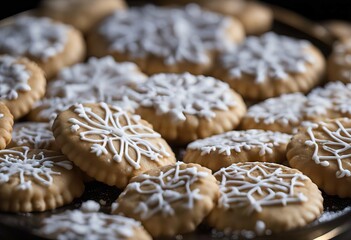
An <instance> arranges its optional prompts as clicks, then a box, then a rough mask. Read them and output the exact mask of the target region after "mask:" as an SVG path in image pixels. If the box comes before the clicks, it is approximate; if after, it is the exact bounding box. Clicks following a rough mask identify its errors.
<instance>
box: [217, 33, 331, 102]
mask: <svg viewBox="0 0 351 240" xmlns="http://www.w3.org/2000/svg"><path fill="white" fill-rule="evenodd" d="M324 72H325V59H324V56H323V55H322V53H321V51H320V50H319V49H317V48H316V47H315V46H313V45H312V44H311V43H310V42H308V41H306V40H298V39H295V38H292V37H288V36H284V35H278V34H276V33H273V32H269V33H266V34H264V35H262V36H259V37H255V36H251V37H248V38H246V40H245V41H244V42H243V43H242V44H240V45H239V46H238V47H237V48H236V49H235V50H234V51H231V52H227V53H223V54H221V55H219V58H218V61H217V64H216V65H215V66H214V70H213V73H212V75H213V76H215V77H217V78H218V79H221V80H224V81H225V82H227V83H228V84H229V85H230V86H231V87H232V88H233V89H234V90H235V91H237V92H238V93H239V94H241V95H242V96H243V97H244V99H247V100H252V101H259V100H264V99H267V98H271V97H277V96H280V95H282V94H287V93H293V92H303V93H306V92H308V91H310V90H311V89H312V88H313V87H315V86H316V85H318V84H319V83H320V82H321V80H322V77H323V75H324Z"/></svg>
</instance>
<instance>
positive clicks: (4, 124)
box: [0, 102, 13, 150]
mask: <svg viewBox="0 0 351 240" xmlns="http://www.w3.org/2000/svg"><path fill="white" fill-rule="evenodd" d="M12 127H13V116H12V114H11V113H10V110H9V109H8V108H7V107H6V105H4V104H3V103H1V102H0V150H1V149H4V148H5V147H6V146H7V145H8V144H9V143H10V141H11V137H12V136H11V133H12Z"/></svg>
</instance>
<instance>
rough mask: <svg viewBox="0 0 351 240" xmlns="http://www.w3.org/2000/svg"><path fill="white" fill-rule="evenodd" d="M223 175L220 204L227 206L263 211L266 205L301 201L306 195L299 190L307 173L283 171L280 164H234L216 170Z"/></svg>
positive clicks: (217, 173) (219, 174)
mask: <svg viewBox="0 0 351 240" xmlns="http://www.w3.org/2000/svg"><path fill="white" fill-rule="evenodd" d="M214 175H215V176H216V177H220V178H221V180H220V198H219V201H218V204H219V206H220V207H222V208H225V209H233V208H238V207H245V208H247V211H248V213H249V214H251V213H253V212H261V211H262V209H263V208H264V207H265V206H272V205H283V206H286V205H287V204H289V203H301V202H305V201H307V197H306V196H305V195H304V194H303V193H301V192H298V191H297V192H296V191H295V190H296V189H295V188H296V187H300V186H304V183H303V181H305V180H306V179H307V177H306V176H305V175H303V174H300V173H284V172H283V170H282V168H280V167H279V165H277V164H271V163H260V165H258V163H245V164H241V165H237V164H232V165H231V166H229V167H227V168H222V169H221V170H219V171H218V172H216V173H215V174H214Z"/></svg>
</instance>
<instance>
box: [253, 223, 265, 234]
mask: <svg viewBox="0 0 351 240" xmlns="http://www.w3.org/2000/svg"><path fill="white" fill-rule="evenodd" d="M265 231H266V224H265V223H264V222H263V221H260V220H259V221H257V222H256V225H255V232H256V233H257V234H258V235H263V234H264V233H265Z"/></svg>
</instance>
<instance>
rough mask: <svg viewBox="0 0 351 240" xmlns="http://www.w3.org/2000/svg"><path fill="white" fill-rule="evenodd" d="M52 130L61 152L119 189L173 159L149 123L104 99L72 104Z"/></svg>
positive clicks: (85, 170) (57, 120)
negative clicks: (143, 173)
mask: <svg viewBox="0 0 351 240" xmlns="http://www.w3.org/2000/svg"><path fill="white" fill-rule="evenodd" d="M52 129H53V133H54V136H55V139H56V143H57V145H58V146H59V147H60V148H61V151H62V152H63V153H64V154H65V155H66V156H67V157H68V158H69V159H70V160H71V161H73V162H74V163H75V164H76V165H77V166H78V167H79V168H80V169H81V170H82V171H83V172H85V173H86V174H87V175H88V176H90V177H93V178H95V179H96V180H98V181H101V182H103V183H106V184H108V185H112V186H117V187H119V188H124V187H125V186H126V185H127V184H128V182H129V180H130V178H132V177H134V176H136V175H139V174H141V173H142V172H144V171H146V170H149V169H153V168H157V167H160V166H164V165H167V164H171V163H174V162H175V156H174V153H173V151H172V150H171V148H170V147H169V145H168V144H167V142H166V141H165V140H163V139H162V138H161V135H160V134H158V133H157V132H155V131H154V130H153V129H152V126H151V125H150V124H149V123H148V122H146V121H144V120H142V119H140V116H138V115H131V114H129V113H127V112H126V111H124V110H122V109H121V108H119V107H116V106H112V105H108V104H106V103H104V102H101V103H92V104H75V105H73V106H71V107H70V108H69V109H68V110H66V111H63V112H61V113H59V115H58V116H57V118H56V119H55V121H54V125H53V127H52Z"/></svg>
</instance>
